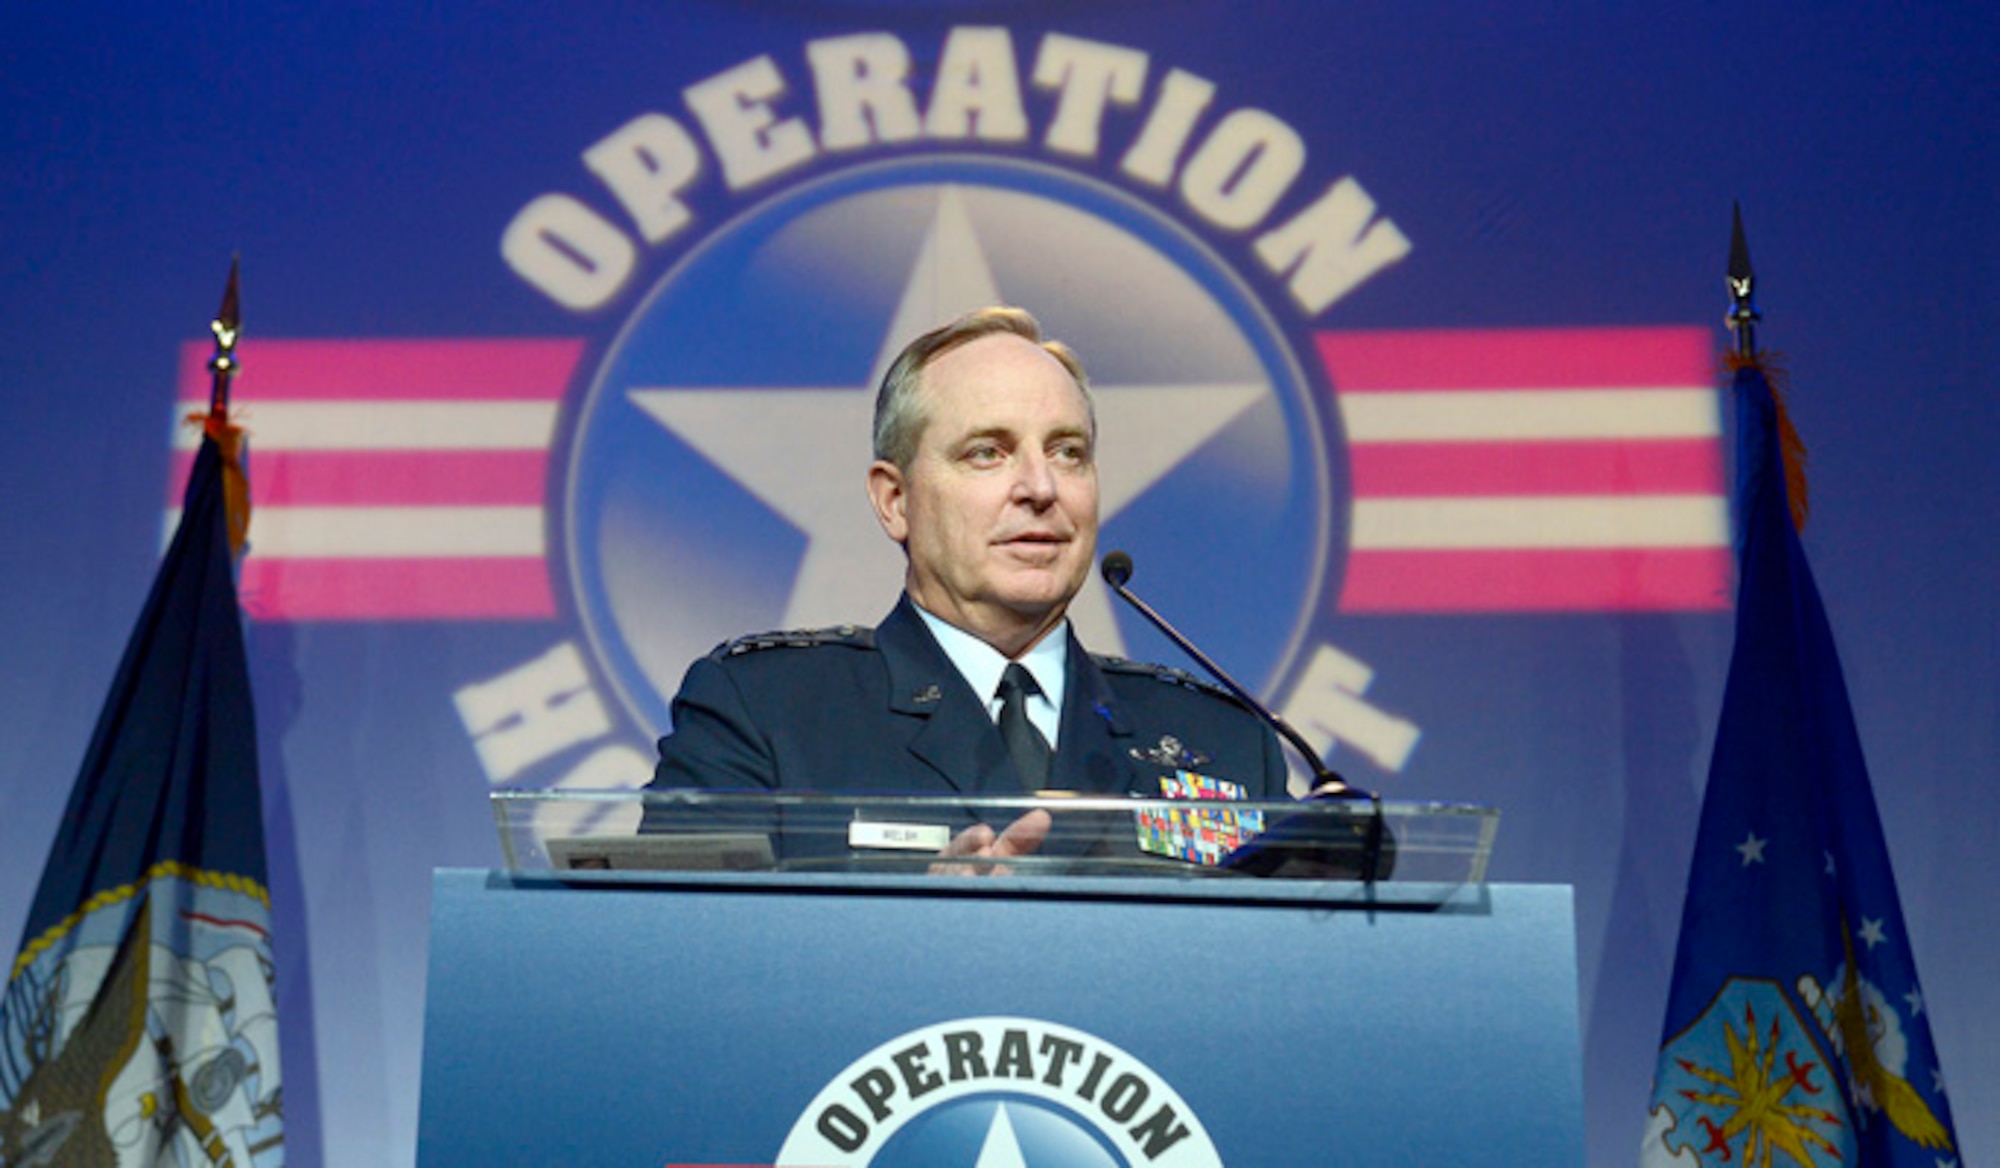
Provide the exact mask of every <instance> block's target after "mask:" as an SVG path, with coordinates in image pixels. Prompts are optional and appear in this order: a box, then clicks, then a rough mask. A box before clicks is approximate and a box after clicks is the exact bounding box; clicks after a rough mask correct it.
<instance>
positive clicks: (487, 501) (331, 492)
mask: <svg viewBox="0 0 2000 1168" xmlns="http://www.w3.org/2000/svg"><path fill="white" fill-rule="evenodd" d="M193 466H194V451H192V450H181V451H176V452H175V453H174V459H173V466H172V468H171V477H170V478H169V479H168V482H169V483H172V484H181V483H185V482H187V477H188V472H189V470H190V469H192V468H193ZM548 466H549V456H548V454H547V452H546V451H541V450H420V451H402V450H367V451H354V450H328V451H320V450H310V451H309V450H266V451H259V450H257V449H256V442H255V439H252V442H251V451H250V498H251V501H252V503H254V504H255V505H256V506H258V507H343V506H345V507H396V506H403V507H444V506H453V505H464V506H482V505H483V506H537V507H538V506H540V505H541V503H542V499H543V497H544V492H545V489H546V481H545V480H546V476H547V474H548ZM173 502H176V503H177V502H179V497H178V495H176V496H175V498H174V499H173Z"/></svg>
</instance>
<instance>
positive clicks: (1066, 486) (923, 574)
mask: <svg viewBox="0 0 2000 1168" xmlns="http://www.w3.org/2000/svg"><path fill="white" fill-rule="evenodd" d="M917 392H918V394H919V396H920V401H921V405H922V410H923V414H924V416H925V418H926V419H927V421H926V423H925V425H924V427H923V432H922V436H921V438H920V439H919V441H918V444H917V452H916V456H915V457H914V458H913V459H912V460H911V462H910V466H909V469H908V470H907V471H905V470H902V469H899V468H897V467H896V466H894V465H892V464H890V463H886V462H877V463H875V464H874V465H872V466H871V467H869V470H868V493H869V497H870V499H871V500H872V501H873V502H874V505H875V513H876V516H877V517H878V518H879V519H880V520H881V521H882V527H883V530H885V531H887V532H888V533H889V537H890V538H891V539H894V540H895V541H896V542H898V543H900V544H902V545H903V548H904V550H905V551H906V552H907V553H908V554H909V571H908V573H907V576H906V579H905V587H906V588H907V589H908V590H909V593H910V596H911V598H912V599H914V600H915V601H916V602H917V603H918V604H919V605H921V606H922V607H923V608H925V609H926V610H928V611H929V612H931V613H933V614H935V615H937V616H939V617H942V618H944V619H945V620H947V621H949V622H951V623H952V624H954V625H957V626H958V627H959V628H962V629H965V630H966V631H968V632H970V633H972V634H974V635H975V636H978V637H979V638H980V639H982V640H984V641H986V642H987V643H988V644H990V645H992V646H993V647H994V648H996V649H999V650H1000V651H1001V652H1003V653H1006V654H1008V655H1009V656H1013V655H1017V654H1019V653H1020V652H1022V651H1024V650H1026V649H1027V648H1028V647H1029V646H1031V645H1033V644H1034V643H1035V642H1036V641H1037V640H1039V639H1040V638H1041V636H1042V635H1043V634H1044V633H1046V632H1047V631H1048V630H1049V629H1050V628H1051V627H1052V626H1054V625H1055V623H1056V622H1057V621H1058V620H1059V619H1061V617H1062V614H1063V611H1064V610H1065V609H1066V608H1067V607H1068V606H1069V601H1070V598H1071V597H1072V596H1075V595H1076V592H1077V589H1079V588H1081V587H1082V586H1083V582H1084V579H1085V578H1086V577H1087V576H1088V574H1089V572H1090V567H1091V563H1092V561H1093V560H1094V559H1095V558H1096V555H1097V464H1096V462H1095V458H1094V441H1095V436H1094V435H1093V434H1092V433H1091V424H1090V410H1089V406H1088V405H1087V403H1086V402H1085V401H1084V397H1083V391H1082V390H1080V389H1078V388H1077V385H1076V382H1075V381H1073V380H1072V379H1071V378H1070V375H1069V372H1068V371H1067V370H1065V369H1064V368H1063V367H1062V364H1061V363H1060V362H1058V361H1057V360H1056V359H1055V358H1054V357H1051V356H1050V355H1049V354H1048V353H1046V352H1044V351H1043V350H1042V349H1041V347H1040V346H1038V345H1035V344H1033V343H1031V342H1029V341H1027V340H1025V339H1023V338H1021V337H1018V336H1015V335H1013V334H1011V333H995V334H991V335H988V336H984V337H980V338H979V339H977V340H975V341H971V342H968V343H966V344H964V345H961V346H960V347H958V348H956V349H953V350H952V351H950V352H949V353H946V354H945V355H944V356H942V357H939V358H938V359H937V360H936V361H934V362H932V363H931V364H930V365H929V366H928V367H926V368H925V370H924V372H923V380H922V384H921V385H920V387H919V388H918V390H917Z"/></svg>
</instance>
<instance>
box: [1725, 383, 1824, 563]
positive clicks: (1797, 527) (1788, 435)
mask: <svg viewBox="0 0 2000 1168" xmlns="http://www.w3.org/2000/svg"><path fill="white" fill-rule="evenodd" d="M1722 363H1723V365H1724V366H1725V367H1726V368H1727V369H1728V370H1729V372H1731V373H1735V372H1737V371H1738V370H1741V369H1756V370H1759V371H1761V372H1762V373H1763V374H1764V382H1765V384H1767V385H1769V386H1770V387H1771V401H1772V402H1773V403H1774V404H1775V405H1776V406H1777V409H1778V455H1779V457H1780V458H1781V459H1783V461H1784V464H1785V502H1786V503H1787V504H1788V505H1789V506H1790V508H1791V512H1792V529H1793V530H1794V531H1801V532H1802V531H1804V530H1805V529H1806V516H1807V515H1809V514H1810V513H1811V512H1812V500H1811V497H1810V495H1809V493H1808V491H1807V488H1806V444H1805V441H1804V439H1802V438H1800V437H1799V432H1798V430H1797V429H1796V428H1795V427H1794V426H1793V425H1792V415H1791V411H1790V410H1787V409H1786V408H1785V395H1786V394H1788V393H1790V392H1791V388H1792V378H1791V374H1790V373H1789V372H1788V371H1787V370H1786V369H1785V366H1784V354H1782V353H1773V352H1770V351H1769V350H1766V349H1759V350H1757V351H1756V352H1754V353H1752V354H1750V355H1749V356H1747V357H1746V356H1743V355H1742V354H1740V353H1733V352H1732V353H1724V354H1723V357H1722Z"/></svg>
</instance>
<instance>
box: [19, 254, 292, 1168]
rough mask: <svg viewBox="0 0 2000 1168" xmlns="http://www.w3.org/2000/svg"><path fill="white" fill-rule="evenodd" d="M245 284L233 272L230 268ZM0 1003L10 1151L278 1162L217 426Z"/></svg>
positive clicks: (147, 1160) (247, 719) (243, 693)
mask: <svg viewBox="0 0 2000 1168" xmlns="http://www.w3.org/2000/svg"><path fill="white" fill-rule="evenodd" d="M232 286H233V285H232ZM207 429H208V436H205V437H204V438H203V440H202V443H201V450H200V453H199V454H198V455H197V456H196V458H195V462H194V469H193V472H192V474H191V475H190V477H189V480H188V486H187V493H186V498H185V501H184V504H183V508H182V515H181V520H180V525H179V528H178V530H177V531H176V533H175V535H174V539H173V542H172V544H171V545H170V546H169V548H168V550H167V553H166V556H165V558H164V560H163V561H162V562H161V564H160V568H159V574H158V576H157V577H156V579H155V580H154V583H153V588H152V592H151V594H150V595H149V596H148V597H147V599H146V605H145V608H144V610H143V611H142V612H141V614H140V617H139V623H138V627H137V628H136V629H135V630H134V631H133V633H132V638H131V641H130V642H129V643H128V644H127V646H126V649H125V657H124V660H123V661H122V662H120V664H119V667H118V674H117V677H116V679H115V680H114V681H113V682H112V686H111V692H110V695H109V696H108V697H107V699H106V700H105V703H104V709H103V712H102V713H101V714H100V715H99V717H98V722H97V729H96V731H95V733H94V734H93V735H92V737H91V742H90V748H89V751H88V752H87V753H86V755H85V757H84V761H83V767H82V770H81V771H80V773H79V774H78V776H77V779H76V785H75V787H74V789H73V790H72V792H71V794H70V799H69V806H68V809H67V810H66V811H65V813H64V815H63V820H62V824H61V826H60V828H59V829H58V832H57V835H56V839H55V843H54V846H53V847H51V849H50V851H49V859H48V864H47V866H46V868H45V869H44V871H43V874H42V881H41V884H40V886H39V888H38V890H37V892H36V894H35V900H34V904H33V906H32V908H31V910H30V913H29V917H28V921H27V925H26V927H25V928H24V929H23V931H22V942H21V948H20V952H19V955H18V956H17V957H16V958H15V960H14V963H13V966H12V968H11V970H10V971H9V976H8V980H7V985H6V993H5V997H4V999H0V1164H4V1165H8V1166H14V1165H31V1164H32V1165H69V1164H75V1165H118V1166H120V1168H123V1166H126V1165H146V1166H147V1168H152V1166H154V1165H187V1164H196V1163H200V1164H233V1165H235V1166H236V1168H252V1166H255V1168H271V1166H272V1165H277V1164H282V1163H283V1160H284V1145H283V1117H282V1108H281V1101H282V1096H281V1094H280V1091H279V1077H280V1074H279V1065H278V1047H277V1016H276V1011H275V1009H274V1007H273V1004H272V995H271V984H272V964H271V935H270V898H269V896H268V894H267V892H266V890H265V869H264V839H263V823H262V811H261V800H260V798H259V792H258V778H257V738H256V727H255V723H254V718H253V715H252V711H251V701H250V677H249V669H248V666H247V661H246V658H245V654H244V641H243V628H242V624H241V618H240V617H239V615H238V611H237V601H236V585H235V581H234V579H233V576H232V572H233V568H234V556H233V554H232V550H231V538H230V537H231V531H230V523H229V520H228V519H227V518H226V517H225V511H226V510H228V508H226V507H225V501H224V500H225V494H226V493H228V491H227V490H226V488H225V479H226V478H229V477H232V476H234V477H235V478H236V482H237V483H238V484H240V482H241V478H240V472H239V471H237V470H236V469H235V460H234V459H233V458H228V459H225V457H224V455H223V453H222V447H220V446H218V439H220V440H221V442H222V443H223V444H224V445H226V446H228V447H230V448H232V449H233V448H234V447H235V445H236V443H237V441H238V435H237V434H236V433H235V432H234V430H233V428H231V427H228V426H227V425H226V424H224V423H223V422H222V421H221V413H220V410H219V408H218V411H217V413H216V414H214V415H212V417H211V419H210V421H209V424H208V427H207Z"/></svg>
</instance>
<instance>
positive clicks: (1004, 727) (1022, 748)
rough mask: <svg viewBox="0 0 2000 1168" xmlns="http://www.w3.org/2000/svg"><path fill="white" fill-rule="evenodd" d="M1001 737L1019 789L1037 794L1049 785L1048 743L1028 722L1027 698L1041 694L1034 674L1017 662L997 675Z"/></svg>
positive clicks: (1031, 723)
mask: <svg viewBox="0 0 2000 1168" xmlns="http://www.w3.org/2000/svg"><path fill="white" fill-rule="evenodd" d="M996 692H997V693H998V695H999V698H1000V737H1001V738H1002V739H1004V740H1005V741H1006V743H1007V753H1008V754H1009V755H1012V756H1013V759H1014V770H1015V771H1016V772H1017V773H1018V774H1019V775H1020V776H1021V789H1022V790H1024V791H1039V790H1041V789H1043V788H1044V787H1046V786H1048V783H1049V755H1050V751H1049V740H1048V739H1046V738H1043V737H1042V732H1041V731H1040V730H1037V729H1035V724H1034V723H1033V722H1031V721H1029V720H1028V695H1030V694H1038V693H1041V692H1042V687H1040V686H1038V685H1036V684H1035V677H1034V674H1031V673H1029V672H1028V671H1027V670H1026V669H1025V668H1023V667H1022V666H1021V663H1020V662H1018V661H1016V662H1013V663H1011V664H1009V665H1008V666H1007V672H1005V673H1003V674H1001V675H1000V688H999V690H997V691H996Z"/></svg>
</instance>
